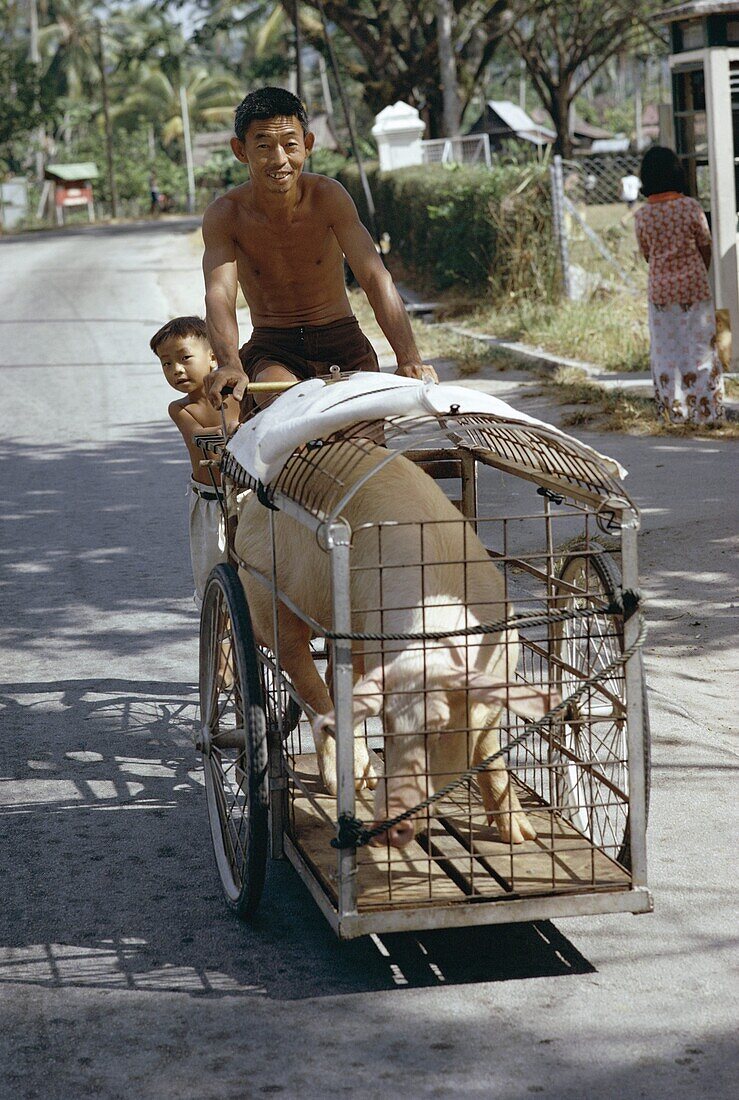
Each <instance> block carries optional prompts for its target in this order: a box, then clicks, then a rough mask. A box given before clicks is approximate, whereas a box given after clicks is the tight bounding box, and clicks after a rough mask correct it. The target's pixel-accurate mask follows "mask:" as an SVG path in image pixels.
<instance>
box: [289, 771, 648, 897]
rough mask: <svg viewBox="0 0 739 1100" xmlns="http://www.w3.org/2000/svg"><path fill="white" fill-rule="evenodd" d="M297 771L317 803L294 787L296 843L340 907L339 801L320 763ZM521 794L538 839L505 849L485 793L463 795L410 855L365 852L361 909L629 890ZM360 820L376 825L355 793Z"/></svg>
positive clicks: (445, 804)
mask: <svg viewBox="0 0 739 1100" xmlns="http://www.w3.org/2000/svg"><path fill="white" fill-rule="evenodd" d="M295 770H296V774H297V775H298V777H299V779H300V781H301V782H302V783H303V785H304V786H305V787H306V789H307V790H308V791H310V794H311V796H312V799H313V800H314V801H313V802H312V801H311V799H310V798H308V797H307V796H306V795H304V794H303V793H302V792H301V791H300V790H299V789H298V788H297V787H296V788H294V793H293V797H292V800H291V823H290V835H291V837H292V839H293V842H294V843H295V845H296V846H297V848H298V849H299V850H300V852H301V854H302V855H303V857H304V858H305V859H306V861H307V862H308V863H309V865H310V866H311V867H312V868H313V870H314V872H315V873H316V875H317V876H318V878H319V880H320V882H321V883H322V885H323V888H324V890H325V891H326V893H327V894H328V896H329V897H330V898H331V900H332V901H333V903H334V904H336V902H337V891H336V866H337V858H336V857H337V853H336V850H335V849H334V848H332V847H331V839H332V838H333V836H334V835H335V826H334V824H333V823H334V822H335V821H336V800H335V799H334V798H332V797H331V796H330V795H327V794H325V793H324V791H323V789H322V786H321V783H320V779H319V777H318V766H317V763H316V758H315V755H313V754H306V755H302V756H299V757H297V758H296V761H295ZM514 782H515V780H514ZM516 786H517V790H518V794H519V798H520V801H521V805H522V806H523V808H524V809H525V810H526V813H527V814H528V816H529V819H530V820H531V821H532V823H533V825H534V828H535V829H536V831H537V837H536V840H528V841H525V842H524V843H523V844H517V845H515V846H511V845H510V844H505V843H503V842H502V841H501V840H500V839H499V838H498V833H497V831H496V829H495V828H494V827H491V826H489V825H488V824H487V817H486V814H485V812H484V809H483V806H482V803H481V801H480V798H479V794H478V792H477V788H476V787H472V788H471V789H470V790H469V791H466V790H463V791H461V792H460V793H459V794H458V795H457V796H456V797H454V798H452V799H446V800H442V801H441V802H440V803H438V804H437V816H436V817H434V818H431V819H430V821H429V822H428V831H427V832H426V831H424V832H419V835H418V836H417V838H416V840H414V841H412V842H411V843H410V844H408V845H407V846H406V847H405V848H402V849H398V848H391V847H389V846H388V845H383V846H382V847H379V848H375V847H364V848H360V849H359V850H358V852H357V905H358V909H359V911H360V912H366V911H368V910H376V909H389V908H393V909H395V908H399V907H403V906H421V905H433V904H441V905H449V904H453V903H454V902H461V901H468V902H469V901H471V900H474V899H476V898H477V899H480V900H485V901H494V900H496V899H498V898H499V899H500V900H501V901H504V900H506V899H511V898H515V897H521V896H531V895H534V894H542V895H551V894H576V893H582V892H592V891H594V890H615V889H619V888H622V889H629V887H630V885H631V879H630V876H629V874H628V872H627V871H625V870H624V868H623V867H621V866H620V865H619V864H618V863H616V862H614V860H612V859H610V858H609V857H608V856H607V855H605V853H604V852H602V851H600V850H599V849H598V848H594V847H593V845H592V844H591V843H590V841H589V840H587V839H586V838H585V837H584V836H582V834H581V833H579V832H578V831H577V830H576V829H575V828H574V827H573V826H572V825H571V824H570V823H569V822H568V821H566V820H564V819H563V818H562V817H560V816H559V815H558V814H556V813H554V812H553V811H551V810H549V809H548V808H547V807H545V806H544V805H542V803H540V802H539V801H538V800H537V799H536V798H535V796H533V795H531V794H529V792H527V791H526V790H524V789H523V788H522V787H520V786H519V785H518V784H517V785H516ZM314 803H315V804H314ZM357 817H359V818H360V819H362V820H363V821H366V822H371V821H372V818H373V800H372V793H371V792H367V791H362V792H361V793H359V794H358V795H357ZM327 819H328V820H327Z"/></svg>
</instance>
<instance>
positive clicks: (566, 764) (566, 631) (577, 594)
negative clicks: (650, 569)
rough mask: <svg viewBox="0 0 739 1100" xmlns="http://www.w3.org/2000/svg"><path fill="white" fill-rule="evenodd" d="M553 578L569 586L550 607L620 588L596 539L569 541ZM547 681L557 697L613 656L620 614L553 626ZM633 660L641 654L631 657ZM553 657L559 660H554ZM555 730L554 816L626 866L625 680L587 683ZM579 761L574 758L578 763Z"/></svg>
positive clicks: (591, 603) (585, 603)
mask: <svg viewBox="0 0 739 1100" xmlns="http://www.w3.org/2000/svg"><path fill="white" fill-rule="evenodd" d="M558 577H559V579H560V580H562V581H565V582H566V583H567V584H569V585H571V586H573V588H575V589H576V590H577V591H574V592H562V593H561V595H560V596H559V597H558V599H557V606H558V608H560V609H562V608H566V609H570V608H581V607H603V608H605V607H606V606H607V605H608V604H610V603H611V602H612V601H613V599H614V597H615V596H616V595H617V594H618V593H619V591H620V589H621V574H620V572H619V569H618V567H617V566H616V563H615V562H614V560H613V558H612V557H611V555H610V554H608V553H607V552H606V551H605V550H603V549H602V547H600V546H598V545H597V544H596V543H594V542H591V543H589V544H587V545H586V544H583V546H582V547H575V548H573V550H571V552H570V553H569V554H568V555H567V557H566V558H565V559H564V561H563V562H562V565H561V567H560V569H559V571H558ZM555 631H556V636H555V641H554V651H555V655H556V656H557V657H558V658H559V661H557V662H556V663H555V669H554V674H555V681H556V682H557V687H558V689H559V690H560V691H561V693H562V696H563V697H566V696H567V695H570V694H571V693H572V692H573V691H574V690H575V689H576V688H577V687H579V685H580V684H581V683H582V681H583V680H586V679H587V678H588V676H590V675H592V674H593V673H594V672H598V671H600V670H601V669H603V668H605V667H606V665H608V664H610V663H611V661H613V660H614V659H615V658H616V657H618V656H619V655H620V654H621V653H622V652H623V648H624V632H623V618H621V617H620V616H612V615H607V614H605V611H604V613H603V615H596V616H594V617H593V618H590V619H583V620H579V621H578V620H570V621H567V622H563V623H560V624H558V625H557V626H556V627H555ZM638 659H639V662H640V664H641V660H642V657H641V653H639V655H638ZM560 661H561V662H562V663H561V664H560ZM641 685H642V714H643V719H644V721H643V753H644V783H645V792H644V793H645V805H646V806H647V807H648V804H649V785H650V749H649V711H648V708H647V693H646V683H645V680H644V669H643V666H642V668H641ZM560 736H561V738H562V745H563V748H564V749H565V750H566V751H565V752H563V753H561V756H562V761H561V767H557V768H556V769H555V770H554V773H553V774H554V777H555V786H556V798H557V803H558V804H559V805H560V806H561V808H562V809H561V812H562V815H563V816H564V817H566V818H568V819H569V820H570V821H572V823H573V825H574V826H575V827H576V828H577V829H579V831H580V832H581V833H583V834H584V835H585V836H587V837H588V838H589V839H590V840H591V841H592V842H593V843H594V844H595V845H597V846H598V847H599V848H601V849H602V850H603V851H605V852H606V853H607V854H608V855H610V856H612V857H613V858H614V859H616V860H617V861H618V862H619V863H621V864H622V865H623V866H625V867H630V865H631V842H630V828H629V824H630V823H629V804H628V796H629V767H628V745H627V729H626V686H625V681H624V678H623V675H622V674H621V675H619V674H614V675H613V676H611V677H609V679H608V680H607V681H605V683H603V684H599V685H595V686H594V687H593V688H592V690H590V691H589V692H588V693H587V694H586V695H585V696H582V697H581V698H580V699H579V700H578V701H577V702H576V703H575V704H573V706H572V708H571V710H570V711H569V712H568V713H567V714H566V716H565V720H564V722H563V723H562V727H561V731H560ZM580 762H582V763H580Z"/></svg>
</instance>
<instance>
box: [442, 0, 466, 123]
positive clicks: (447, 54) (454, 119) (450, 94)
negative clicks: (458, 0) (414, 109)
mask: <svg viewBox="0 0 739 1100" xmlns="http://www.w3.org/2000/svg"><path fill="white" fill-rule="evenodd" d="M436 33H437V38H438V42H439V76H440V80H441V90H442V95H443V103H444V106H443V124H442V126H443V131H444V133H443V136H444V137H454V136H455V135H456V134H458V133H459V122H460V116H461V111H460V106H459V92H458V88H457V63H456V59H455V57H454V41H453V35H454V6H453V3H452V0H436Z"/></svg>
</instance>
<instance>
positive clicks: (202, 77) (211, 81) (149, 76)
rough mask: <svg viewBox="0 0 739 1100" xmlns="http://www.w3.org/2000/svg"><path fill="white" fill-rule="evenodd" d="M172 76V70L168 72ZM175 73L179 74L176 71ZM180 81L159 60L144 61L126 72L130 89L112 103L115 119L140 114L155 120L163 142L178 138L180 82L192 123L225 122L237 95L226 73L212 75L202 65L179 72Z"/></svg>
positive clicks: (124, 119)
mask: <svg viewBox="0 0 739 1100" xmlns="http://www.w3.org/2000/svg"><path fill="white" fill-rule="evenodd" d="M172 75H173V76H174V74H172ZM178 75H179V74H178ZM183 76H184V79H183V84H182V85H180V84H178V83H176V82H175V80H176V77H175V79H174V80H173V79H172V77H170V76H169V75H167V73H166V72H165V71H164V68H163V67H162V65H161V64H160V63H159V62H153V61H145V62H142V63H141V64H140V65H139V66H137V67H136V68H135V69H134V70H133V71H132V72H130V73H129V74H127V77H128V80H129V81H130V84H129V87H130V91H129V92H128V94H127V95H126V96H125V98H124V99H123V100H122V101H121V102H120V103H118V104H117V105H116V106H114V107H113V110H112V114H113V117H114V118H115V119H116V120H117V121H119V122H133V121H134V120H135V119H136V118H144V119H146V120H148V121H149V122H152V123H154V124H155V126H156V127H157V129H158V130H159V132H160V134H161V138H162V143H163V144H164V145H165V146H170V145H172V143H173V142H174V141H176V140H177V139H179V138H182V134H183V121H182V110H181V99H180V86H183V87H184V89H185V96H186V102H187V107H188V111H189V115H190V119H191V122H192V124H193V125H194V126H198V125H200V126H203V125H212V124H213V123H220V124H224V125H225V124H228V123H230V122H231V121H232V119H233V111H234V107H235V105H236V102H237V101H238V98H239V84H238V82H237V80H236V78H235V77H233V76H231V75H230V73H223V74H221V75H215V76H212V75H211V74H209V73H208V71H207V69H205V68H204V67H198V68H196V69H193V70H191V71H189V72H188V73H187V74H186V75H185V74H183Z"/></svg>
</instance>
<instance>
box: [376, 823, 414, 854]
mask: <svg viewBox="0 0 739 1100" xmlns="http://www.w3.org/2000/svg"><path fill="white" fill-rule="evenodd" d="M375 825H379V822H378V821H375V822H374V824H373V827H374V826H375ZM415 835H416V827H415V825H414V824H413V822H412V821H399V822H398V824H397V825H391V827H390V828H389V829H387V830H386V831H385V832H384V833H380V834H379V835H378V836H376V837H373V839H372V841H371V843H372V844H373V845H374V846H375V847H376V848H381V847H383V846H384V845H385V844H389V845H390V846H391V848H405V846H406V844H410V842H411V841H412V840H413V837H414V836H415Z"/></svg>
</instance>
